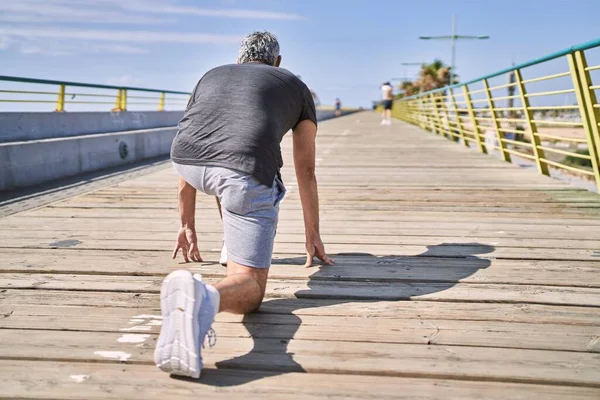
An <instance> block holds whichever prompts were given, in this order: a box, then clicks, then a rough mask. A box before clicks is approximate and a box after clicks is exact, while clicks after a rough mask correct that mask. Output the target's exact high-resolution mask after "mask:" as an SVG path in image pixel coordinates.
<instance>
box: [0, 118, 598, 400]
mask: <svg viewBox="0 0 600 400" xmlns="http://www.w3.org/2000/svg"><path fill="white" fill-rule="evenodd" d="M284 153H285V154H284V157H285V159H286V161H287V162H288V163H291V141H290V140H289V138H287V139H286V140H285V143H284ZM318 176H319V183H320V187H321V201H322V231H323V234H324V240H325V241H326V243H327V248H328V250H329V252H330V253H333V254H334V256H335V258H336V260H337V265H336V266H334V267H321V268H319V267H313V268H310V269H305V268H303V267H302V266H301V264H302V263H303V261H304V260H303V230H302V215H301V210H300V204H299V199H298V192H297V190H296V189H295V187H294V178H293V171H292V169H291V166H290V165H288V166H287V167H286V169H285V171H284V179H285V180H286V182H288V187H289V189H290V195H289V197H288V199H287V200H286V201H285V202H284V203H283V206H282V212H281V223H280V228H279V235H278V239H277V243H276V246H275V253H276V254H275V260H274V266H273V268H272V270H271V277H272V279H271V280H270V283H269V286H268V288H267V300H266V301H265V303H264V305H263V306H262V309H261V312H259V313H257V314H253V315H249V316H247V317H245V318H241V317H238V316H233V315H227V314H221V315H219V316H218V318H217V322H216V324H215V326H214V328H215V330H216V332H217V335H218V342H217V345H216V346H215V347H214V348H213V349H212V350H209V351H205V361H206V363H207V366H208V368H207V369H206V370H205V371H204V375H203V377H202V378H201V379H200V380H199V381H196V382H194V381H186V380H176V379H170V378H169V377H168V376H166V375H165V374H163V373H162V372H160V371H158V369H156V368H155V367H154V366H153V364H152V352H153V349H154V345H155V340H156V336H157V332H158V329H159V325H160V322H161V321H160V318H159V315H160V312H159V300H158V292H159V288H160V282H161V280H162V279H163V277H164V276H165V275H166V274H167V273H168V272H169V271H171V270H173V269H176V268H182V267H189V268H191V269H192V270H193V271H199V272H201V273H202V274H204V276H205V277H206V278H207V279H208V280H210V281H213V280H216V279H218V278H219V277H220V276H222V275H223V273H224V270H223V268H222V267H221V266H219V265H218V264H216V263H215V261H216V260H217V258H218V250H219V246H220V241H221V228H220V225H219V221H218V214H217V211H216V209H215V207H214V200H213V199H210V198H207V197H200V198H199V202H198V223H197V225H198V227H199V229H200V231H201V232H202V236H201V244H200V246H201V250H202V251H203V256H204V257H205V260H207V262H205V263H202V264H193V265H192V264H189V265H187V266H184V265H181V264H178V263H176V262H174V261H172V260H170V251H171V249H172V245H173V242H174V237H175V232H176V228H177V211H176V192H175V188H176V179H175V175H174V173H173V171H172V170H171V168H170V167H168V166H167V167H166V168H164V169H162V170H160V171H158V172H154V173H151V174H148V175H144V176H141V177H137V178H135V179H131V180H128V181H125V182H121V183H118V184H115V185H113V186H110V187H106V188H102V189H100V190H97V191H94V192H91V193H88V194H85V195H81V196H77V197H72V198H70V199H67V200H64V201H61V202H57V203H53V204H51V205H48V206H45V207H42V208H38V209H35V210H31V211H26V212H22V213H19V214H15V215H12V216H9V217H6V218H2V219H0V398H27V399H29V398H61V399H93V398H113V399H147V400H149V399H161V400H163V399H167V398H168V399H179V398H181V399H190V398H195V397H194V396H204V397H202V398H206V399H220V398H224V399H225V398H226V399H237V398H239V399H249V398H258V397H259V396H260V398H261V399H264V400H266V399H297V398H307V399H308V398H310V399H313V398H314V399H321V398H339V399H342V398H344V399H345V398H356V399H365V398H389V399H399V398H415V397H418V398H444V399H471V398H472V399H481V398H486V399H502V400H505V399H515V398H524V399H530V398H543V399H566V398H577V399H584V398H587V399H594V398H595V399H597V398H599V397H600V354H598V353H599V352H600V197H599V196H598V195H596V194H593V193H590V192H586V191H584V190H581V189H576V188H572V187H569V186H567V185H566V184H564V183H561V182H558V181H555V180H552V179H550V178H547V177H544V176H540V175H537V174H536V173H535V172H532V171H525V170H522V169H519V168H518V167H516V166H513V165H510V164H506V163H502V162H500V161H497V160H495V159H493V158H491V157H487V156H484V155H481V154H478V153H476V152H474V151H470V150H468V149H465V148H464V147H462V146H459V145H456V144H454V143H451V142H449V141H447V140H445V139H443V138H440V137H436V136H435V135H433V134H431V133H426V132H423V131H420V130H419V129H417V128H415V127H412V126H409V125H406V124H403V123H400V122H396V123H395V124H394V125H393V126H391V127H381V126H379V121H378V117H377V116H376V115H375V114H372V113H370V112H365V113H360V114H354V115H350V116H347V117H342V118H339V119H336V120H332V121H327V122H324V123H322V124H321V127H320V135H319V151H318ZM215 367H217V368H215ZM208 396H210V397H208ZM197 398H200V397H197Z"/></svg>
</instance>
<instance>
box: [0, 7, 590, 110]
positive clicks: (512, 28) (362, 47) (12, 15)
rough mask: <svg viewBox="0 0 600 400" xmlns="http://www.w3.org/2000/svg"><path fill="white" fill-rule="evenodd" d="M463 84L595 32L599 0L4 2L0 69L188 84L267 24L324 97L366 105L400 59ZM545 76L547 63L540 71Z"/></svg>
mask: <svg viewBox="0 0 600 400" xmlns="http://www.w3.org/2000/svg"><path fill="white" fill-rule="evenodd" d="M453 14H455V15H456V18H457V33H458V34H460V35H489V36H490V39H489V40H463V41H459V42H458V43H457V53H456V66H457V70H456V72H457V74H458V75H459V76H460V78H461V79H462V80H469V79H473V78H476V77H478V76H481V75H484V74H488V73H491V72H493V71H496V70H500V69H503V68H505V67H508V66H509V65H510V64H511V62H513V61H514V62H516V63H520V62H525V61H528V60H531V59H535V58H537V57H540V56H543V55H545V54H548V53H552V52H555V51H558V50H561V49H563V48H566V47H569V46H572V45H574V44H578V43H582V42H586V41H589V40H592V39H595V38H597V37H598V36H599V35H600V30H599V29H598V15H600V0H569V1H567V0H504V1H492V0H452V1H441V0H429V1H407V0H378V1H372V0H0V75H10V76H21V77H31V78H39V79H55V80H67V81H77V82H88V83H98V84H114V85H127V86H137V87H148V88H157V89H170V90H182V91H191V90H192V89H193V87H194V85H195V84H196V82H197V81H198V80H199V79H200V78H201V77H202V75H203V74H204V73H205V72H206V71H208V70H210V69H211V68H213V67H216V66H218V65H222V64H227V63H233V62H235V60H236V58H237V51H238V45H239V40H240V39H241V37H242V36H243V35H244V34H246V33H249V32H252V31H255V30H268V31H271V32H273V33H275V34H276V35H277V37H278V39H279V42H280V45H281V55H282V58H283V62H282V67H284V68H287V69H289V70H290V71H292V72H294V73H295V74H297V75H300V76H301V77H302V80H304V81H305V82H306V83H307V84H308V85H309V86H310V87H311V89H313V90H314V91H315V92H316V93H317V94H318V96H319V98H320V100H321V102H322V103H323V104H333V102H334V100H335V98H336V97H339V98H340V99H341V101H342V103H343V105H345V106H365V107H369V106H370V105H371V101H372V100H376V99H378V98H379V86H380V85H381V83H382V82H384V81H387V80H390V79H393V78H402V77H404V76H409V77H411V76H415V75H416V73H417V71H418V66H408V67H403V66H402V65H401V63H403V62H430V61H432V60H433V59H434V58H439V59H442V60H443V61H445V62H447V63H450V57H451V48H450V42H449V41H423V40H419V39H418V36H420V35H449V34H450V33H451V32H450V31H451V21H452V15H453ZM542 72H544V71H542Z"/></svg>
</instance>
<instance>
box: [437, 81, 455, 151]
mask: <svg viewBox="0 0 600 400" xmlns="http://www.w3.org/2000/svg"><path fill="white" fill-rule="evenodd" d="M439 98H440V100H441V102H442V104H441V108H442V109H443V110H444V114H445V115H446V126H447V127H448V132H444V135H446V133H447V136H448V139H450V140H453V139H454V135H453V134H452V133H453V132H452V126H451V125H450V114H448V94H446V95H444V94H443V92H442V93H440V96H439ZM442 127H443V125H442Z"/></svg>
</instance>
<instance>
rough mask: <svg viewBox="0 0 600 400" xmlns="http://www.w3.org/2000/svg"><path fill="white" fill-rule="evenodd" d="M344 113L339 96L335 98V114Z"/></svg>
mask: <svg viewBox="0 0 600 400" xmlns="http://www.w3.org/2000/svg"><path fill="white" fill-rule="evenodd" d="M341 115H342V101H341V100H340V99H339V98H337V99H335V116H336V117H339V116H341Z"/></svg>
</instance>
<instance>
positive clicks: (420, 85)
mask: <svg viewBox="0 0 600 400" xmlns="http://www.w3.org/2000/svg"><path fill="white" fill-rule="evenodd" d="M450 70H451V67H449V66H448V65H446V64H444V62H443V61H441V60H437V59H436V60H434V61H433V62H432V63H431V64H423V65H422V66H421V71H420V72H419V77H418V78H417V80H416V81H414V82H410V81H405V82H402V84H401V85H400V89H401V90H403V91H404V94H405V95H406V96H410V95H413V94H416V93H420V92H427V91H429V90H433V89H438V88H441V87H444V86H448V85H449V84H450V79H451V74H450ZM457 78H458V77H457V75H456V74H454V82H453V83H458V79H457Z"/></svg>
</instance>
